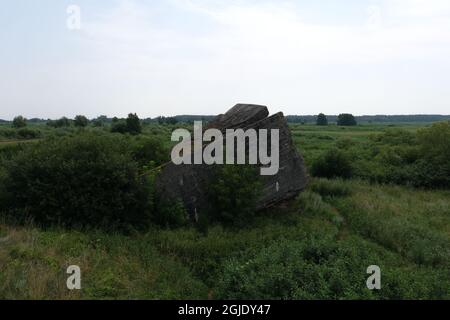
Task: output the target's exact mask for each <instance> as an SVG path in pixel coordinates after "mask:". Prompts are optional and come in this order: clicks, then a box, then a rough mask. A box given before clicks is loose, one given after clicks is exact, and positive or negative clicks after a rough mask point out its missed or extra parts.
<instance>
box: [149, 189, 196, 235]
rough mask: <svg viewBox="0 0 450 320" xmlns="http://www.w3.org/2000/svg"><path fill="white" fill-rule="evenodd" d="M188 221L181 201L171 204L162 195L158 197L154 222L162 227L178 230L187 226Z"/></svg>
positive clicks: (154, 211)
mask: <svg viewBox="0 0 450 320" xmlns="http://www.w3.org/2000/svg"><path fill="white" fill-rule="evenodd" d="M188 221H189V219H188V214H187V212H186V210H185V208H184V204H183V203H182V202H181V200H179V201H175V202H171V201H167V200H166V199H165V198H164V197H163V196H162V195H157V196H156V200H155V207H154V210H153V214H152V222H154V223H155V224H157V225H159V226H161V227H166V228H177V227H182V226H184V225H186V224H187V223H188Z"/></svg>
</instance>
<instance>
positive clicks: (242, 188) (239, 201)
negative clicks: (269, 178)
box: [208, 165, 262, 226]
mask: <svg viewBox="0 0 450 320" xmlns="http://www.w3.org/2000/svg"><path fill="white" fill-rule="evenodd" d="M261 186H262V185H261V182H260V176H259V170H258V168H257V167H256V166H243V165H225V166H221V167H218V168H216V172H215V176H214V178H213V183H211V184H210V190H209V193H208V199H209V205H210V209H209V212H208V218H209V219H210V220H211V221H215V222H221V223H223V224H225V225H235V226H245V225H247V224H248V223H249V222H250V221H251V220H252V218H253V216H254V214H255V208H256V201H257V200H258V198H259V196H260V195H261Z"/></svg>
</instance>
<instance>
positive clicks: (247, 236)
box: [0, 124, 450, 299]
mask: <svg viewBox="0 0 450 320" xmlns="http://www.w3.org/2000/svg"><path fill="white" fill-rule="evenodd" d="M423 126H425V125H423ZM423 126H420V125H417V124H415V125H409V124H402V125H396V126H392V125H376V124H371V125H361V126H357V127H351V128H350V127H349V128H341V127H337V126H328V127H317V126H313V125H292V126H291V129H292V134H293V139H294V142H295V144H296V146H297V147H298V149H299V150H300V151H301V153H302V154H303V156H304V158H305V161H306V163H307V165H308V167H309V166H310V165H311V163H312V162H313V161H314V160H315V159H317V157H319V156H320V155H321V154H322V153H323V152H324V151H326V150H329V149H330V148H332V147H334V146H336V144H339V143H341V142H340V141H343V140H344V141H347V142H346V143H349V142H348V141H350V142H351V143H353V144H356V145H358V146H359V147H361V148H364V146H365V145H367V144H368V142H369V140H370V139H371V138H370V137H371V136H373V135H377V134H380V133H383V132H385V131H386V130H389V129H392V128H395V127H397V128H402V129H404V130H407V131H410V132H415V131H416V130H417V129H419V128H420V127H423ZM155 130H156V131H157V132H158V134H161V135H162V134H164V135H167V134H168V133H169V132H170V130H168V129H164V131H161V130H163V129H161V128H147V129H146V131H145V132H146V134H152V132H156V131H155ZM13 143H15V142H14V141H7V142H0V144H13ZM69 265H79V266H80V267H81V270H82V290H80V291H69V290H67V288H66V279H67V276H68V275H67V274H66V268H67V267H68V266H69ZM370 265H378V266H380V268H381V271H382V289H381V290H379V291H378V290H376V291H371V290H368V289H367V287H366V279H367V277H368V274H367V273H366V269H367V267H368V266H370ZM449 279H450V191H448V190H432V191H431V190H421V189H414V188H412V187H408V186H399V185H382V184H377V183H369V182H367V181H363V180H360V179H357V178H355V179H351V180H347V181H344V180H339V179H335V180H328V179H319V178H313V179H312V181H311V183H310V186H309V187H308V189H307V190H306V191H305V192H303V193H302V194H301V195H300V196H299V197H298V198H297V199H295V200H293V201H292V202H290V203H288V204H283V205H282V206H279V207H277V208H274V209H271V210H270V211H268V212H262V213H260V214H259V215H258V217H257V219H256V221H255V222H254V223H253V224H251V225H249V226H248V227H247V228H244V229H233V228H231V229H230V228H224V227H222V226H218V225H217V226H213V227H211V228H210V229H209V230H208V232H207V233H206V234H205V233H203V232H200V231H198V230H197V229H196V228H194V227H183V228H178V229H172V230H171V229H162V228H156V227H154V228H152V229H150V230H149V231H147V232H145V233H142V232H133V233H131V234H121V233H109V232H108V233H107V232H103V231H99V230H84V231H71V230H65V229H60V228H51V229H47V230H42V229H38V228H36V227H34V226H32V225H29V226H11V225H8V224H7V223H6V222H5V221H3V222H1V223H0V299H80V298H82V299H208V298H209V299H218V298H225V299H233V298H247V299H258V298H263V299H264V298H267V299H450V280H449Z"/></svg>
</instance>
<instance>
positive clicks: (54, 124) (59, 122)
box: [47, 117, 70, 128]
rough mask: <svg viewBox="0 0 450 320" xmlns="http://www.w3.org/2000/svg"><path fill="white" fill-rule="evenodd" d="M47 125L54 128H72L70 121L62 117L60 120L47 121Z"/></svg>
mask: <svg viewBox="0 0 450 320" xmlns="http://www.w3.org/2000/svg"><path fill="white" fill-rule="evenodd" d="M47 125H48V126H50V127H53V128H63V127H70V120H69V119H67V118H66V117H62V118H61V119H59V120H56V121H53V120H49V121H47Z"/></svg>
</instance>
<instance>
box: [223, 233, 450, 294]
mask: <svg viewBox="0 0 450 320" xmlns="http://www.w3.org/2000/svg"><path fill="white" fill-rule="evenodd" d="M383 255H384V256H383ZM383 255H382V254H381V253H380V251H379V249H378V248H377V246H374V245H372V244H370V243H367V242H365V241H364V240H362V239H361V238H350V239H348V240H343V241H336V240H335V239H332V238H325V239H315V238H310V239H306V240H302V241H298V240H281V241H277V242H275V243H273V244H271V245H270V246H268V247H266V248H264V249H263V250H252V251H249V252H247V253H243V254H242V255H241V256H240V257H238V258H234V259H230V260H228V261H227V262H226V263H225V264H224V268H223V273H222V276H221V278H220V280H219V284H218V292H217V295H218V297H217V298H219V299H233V300H235V299H236V300H239V299H250V300H254V299H264V300H265V299H268V300H270V299H283V300H289V299H295V300H304V299H307V300H308V299H313V300H317V299H332V300H336V299H420V298H422V299H423V298H426V299H448V289H449V284H448V281H447V282H446V281H443V280H444V279H445V277H446V272H445V270H444V269H436V270H435V269H431V268H427V269H419V270H418V271H417V272H414V273H411V272H410V270H411V269H410V266H405V267H403V266H398V264H396V263H394V261H395V258H394V257H393V256H386V255H385V254H383ZM389 260H390V264H391V266H390V267H389V268H385V266H384V263H383V264H380V267H381V270H382V290H375V291H371V290H368V289H367V286H366V281H367V278H368V275H367V273H366V270H367V267H368V266H370V265H373V264H374V263H377V262H378V261H384V262H386V261H389ZM392 264H394V265H395V266H392Z"/></svg>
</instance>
